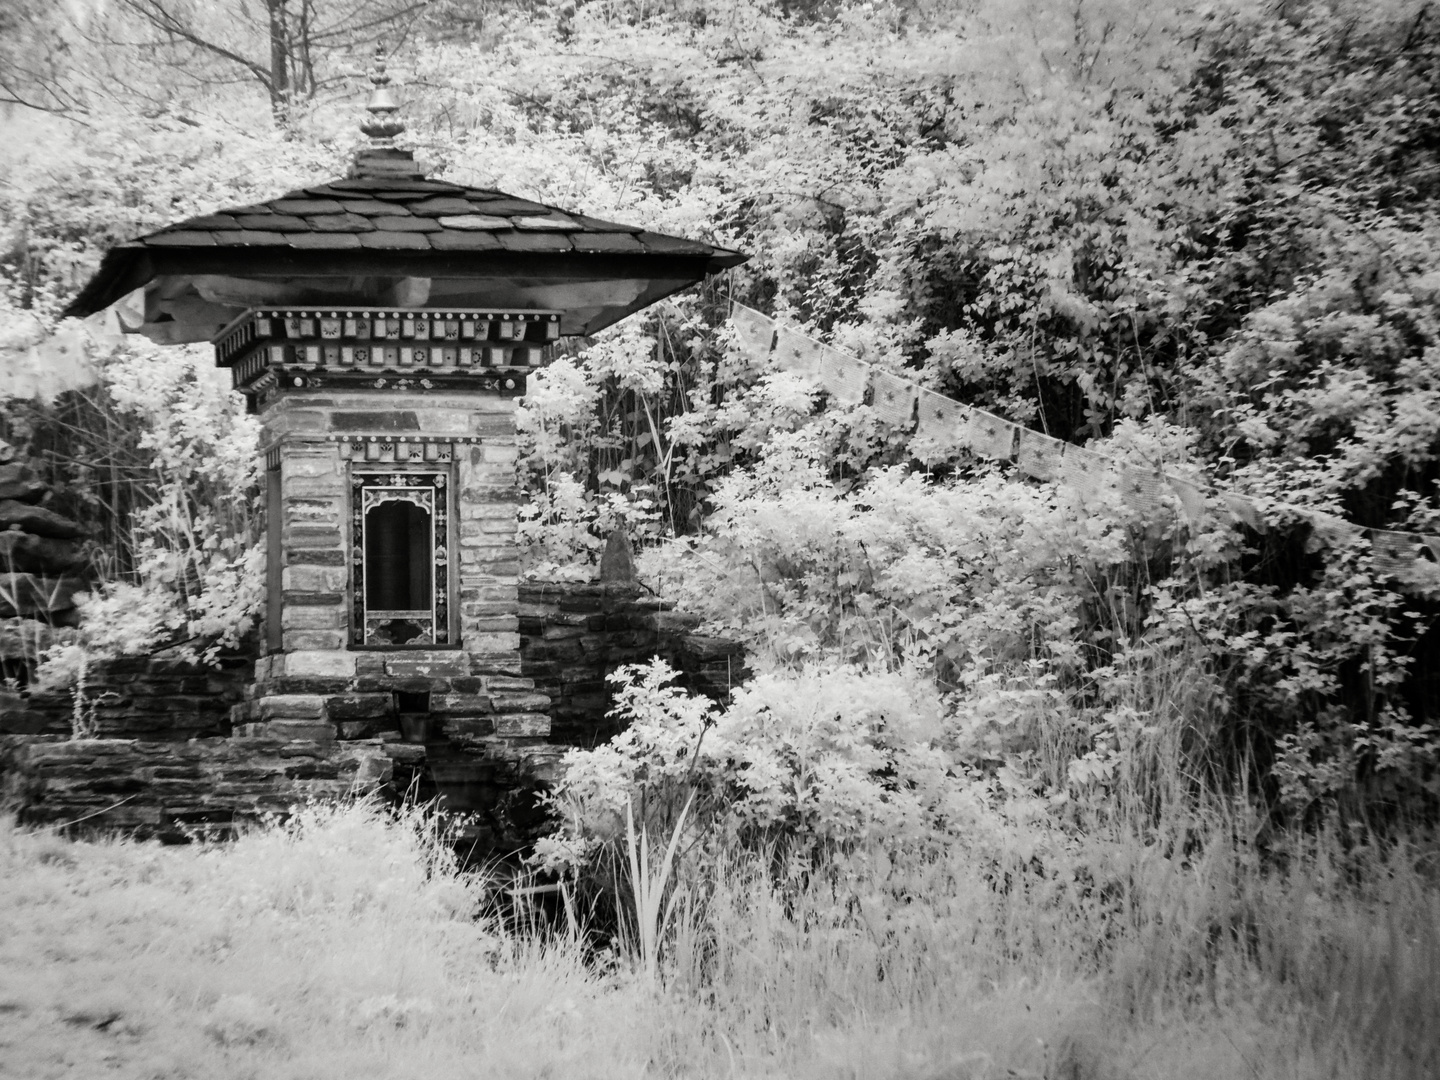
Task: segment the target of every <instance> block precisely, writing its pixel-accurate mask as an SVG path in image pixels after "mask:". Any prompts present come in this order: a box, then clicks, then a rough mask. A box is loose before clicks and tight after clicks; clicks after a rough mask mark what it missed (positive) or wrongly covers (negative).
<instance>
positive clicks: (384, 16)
mask: <svg viewBox="0 0 1440 1080" xmlns="http://www.w3.org/2000/svg"><path fill="white" fill-rule="evenodd" d="M428 4H429V0H260V3H259V6H257V5H256V4H254V3H252V2H251V0H229V2H226V3H223V4H218V5H217V4H210V3H195V2H193V0H120V5H119V6H120V7H121V8H122V9H123V10H124V11H126V12H128V13H129V14H130V15H132V16H133V17H134V18H135V19H137V20H138V21H139V23H140V24H141V25H142V26H144V27H147V28H148V29H150V30H151V31H152V32H153V33H154V34H155V35H156V37H157V39H156V42H155V44H156V47H157V53H158V55H159V56H160V57H161V58H162V59H163V62H165V63H167V64H169V65H171V66H172V67H175V68H176V69H178V70H182V71H185V72H189V73H190V74H192V75H193V76H194V77H196V78H198V79H200V80H202V81H211V82H215V81H221V80H224V79H226V78H232V77H234V76H235V75H237V74H238V75H239V76H240V77H242V78H245V79H253V80H254V81H256V82H258V83H259V84H260V85H261V86H262V87H263V88H264V90H265V93H266V94H267V96H268V97H269V99H270V108H271V111H272V112H273V113H274V115H275V117H276V119H277V121H281V122H283V121H284V120H285V118H286V117H287V116H288V114H289V111H290V107H291V105H292V104H293V102H294V101H296V100H298V99H308V98H312V97H314V96H315V93H316V91H317V90H319V89H321V88H322V87H324V86H327V85H331V84H333V83H335V82H336V81H338V80H339V79H341V78H343V77H344V73H343V72H342V71H340V70H338V69H337V67H336V65H335V64H334V63H333V60H334V58H335V57H337V56H343V55H346V54H349V53H352V52H354V51H355V50H357V49H360V48H362V47H365V46H373V45H374V44H376V43H377V42H379V41H382V40H384V41H385V43H386V44H388V45H390V46H391V47H392V48H393V47H394V46H396V45H398V44H399V42H400V40H401V39H403V38H404V37H405V36H406V35H407V34H408V33H409V32H410V30H411V28H412V26H413V24H414V21H415V19H416V18H417V17H418V16H419V15H420V13H421V12H422V11H423V10H424V9H425V8H426V7H427V6H428Z"/></svg>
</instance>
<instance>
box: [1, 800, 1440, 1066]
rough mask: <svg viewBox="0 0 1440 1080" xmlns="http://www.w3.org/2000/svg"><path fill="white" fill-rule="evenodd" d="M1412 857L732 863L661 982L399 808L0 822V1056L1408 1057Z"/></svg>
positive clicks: (1167, 1061)
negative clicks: (65, 824)
mask: <svg viewBox="0 0 1440 1080" xmlns="http://www.w3.org/2000/svg"><path fill="white" fill-rule="evenodd" d="M1232 854H1233V853H1232ZM1414 854H1415V853H1414V852H1411V853H1410V854H1409V855H1407V856H1405V857H1404V858H1402V857H1399V856H1397V855H1394V854H1392V855H1391V856H1387V860H1386V861H1384V862H1383V863H1382V862H1381V861H1376V862H1374V863H1372V864H1371V865H1370V873H1368V874H1367V875H1365V880H1362V881H1359V882H1346V881H1342V880H1340V878H1335V877H1327V875H1330V874H1332V872H1338V871H1341V870H1343V869H1344V868H1343V867H1338V866H1337V865H1336V864H1335V863H1334V862H1333V860H1328V858H1327V857H1322V854H1321V853H1312V854H1311V855H1309V856H1306V857H1305V858H1298V857H1297V858H1296V859H1293V860H1292V868H1291V871H1290V872H1289V873H1287V874H1286V875H1285V876H1284V877H1283V878H1274V879H1262V878H1261V877H1258V876H1255V877H1246V875H1245V874H1244V873H1243V872H1241V873H1237V872H1236V871H1235V870H1234V867H1236V866H1243V865H1244V861H1243V860H1238V861H1237V860H1236V859H1234V858H1233V857H1232V858H1228V859H1222V858H1221V857H1220V856H1216V857H1215V858H1216V859H1217V860H1220V861H1221V862H1223V863H1224V864H1225V867H1228V869H1224V870H1223V872H1222V867H1221V866H1220V865H1218V864H1217V865H1209V864H1206V863H1204V862H1203V861H1202V862H1201V863H1198V864H1196V865H1183V866H1182V865H1180V864H1175V863H1172V862H1171V861H1169V860H1165V859H1162V858H1160V857H1159V856H1158V855H1156V854H1155V853H1154V852H1147V851H1145V850H1142V849H1138V848H1133V847H1130V848H1127V847H1124V846H1119V845H1117V846H1116V848H1115V849H1114V850H1113V851H1111V852H1110V853H1109V854H1108V855H1106V856H1105V858H1106V859H1108V860H1109V861H1108V863H1107V865H1108V866H1110V868H1111V870H1112V871H1113V873H1114V874H1115V876H1116V880H1124V881H1127V882H1129V883H1130V887H1129V890H1128V893H1126V895H1125V896H1124V897H1121V898H1119V899H1116V894H1114V893H1113V891H1112V892H1111V893H1110V894H1108V896H1109V898H1108V899H1095V893H1096V891H1095V890H1094V889H1085V890H1078V891H1077V890H1075V889H1073V888H1068V889H1067V887H1066V886H1064V885H1063V884H1062V883H1057V881H1056V880H1055V879H1053V878H1037V879H1036V880H1035V881H1030V882H1027V881H1025V880H1023V879H1022V878H1021V877H1018V876H1016V877H1014V878H1012V884H1011V887H1010V888H1009V889H1008V891H1005V892H1004V893H1003V894H1002V893H997V891H996V890H995V889H994V888H993V877H991V878H986V877H985V876H983V875H982V874H980V873H979V872H977V871H976V870H975V868H974V867H967V866H966V865H965V864H964V861H963V860H955V861H952V862H950V863H948V864H945V865H938V864H934V863H931V864H929V865H926V866H911V867H900V866H894V865H890V866H884V865H881V866H879V867H876V866H875V864H874V863H873V862H872V863H871V864H870V865H869V867H868V869H867V872H866V873H865V874H863V875H857V874H848V875H847V874H845V873H841V874H839V875H838V876H835V877H833V878H832V879H831V882H830V883H829V884H827V885H826V886H824V887H823V888H822V887H811V888H810V889H808V890H803V891H800V892H798V893H797V892H793V891H792V892H790V893H788V894H786V895H784V896H782V895H781V894H780V893H779V892H777V890H776V889H775V888H774V886H773V883H772V882H771V881H770V880H769V879H768V878H767V877H766V875H764V874H762V873H760V872H758V871H756V870H755V869H754V868H753V867H746V866H745V865H739V866H737V867H736V868H734V869H733V870H731V871H729V872H727V873H725V874H723V875H721V876H720V877H719V879H718V880H715V879H712V880H711V882H710V884H709V887H708V889H707V891H706V892H705V894H704V897H703V900H702V899H701V898H700V897H699V894H698V893H692V894H691V896H692V897H693V898H694V899H693V902H690V901H686V902H682V904H681V907H680V916H679V918H678V919H677V924H678V928H679V935H678V938H677V939H676V940H675V941H674V942H673V944H672V947H671V949H670V952H669V954H668V959H667V961H666V963H665V964H664V965H663V970H664V971H665V977H664V979H663V980H662V984H661V985H658V986H657V985H655V984H652V983H650V982H648V981H647V980H646V979H645V978H644V977H643V976H641V975H639V974H635V973H634V972H633V970H632V968H630V967H629V966H627V965H626V964H624V963H623V962H622V963H617V964H615V965H612V966H610V967H609V968H605V967H604V966H603V965H600V966H599V967H597V965H595V964H594V963H591V964H589V965H588V966H587V964H586V963H585V962H584V961H583V960H582V957H581V950H580V949H579V948H578V946H576V945H574V944H572V943H569V942H567V940H566V939H565V937H564V936H563V935H560V936H558V937H554V936H552V937H551V938H550V940H549V941H548V942H544V941H540V940H537V936H536V935H535V934H525V933H518V932H514V931H506V930H503V929H499V928H497V926H498V924H494V923H490V924H487V923H486V922H484V921H483V920H482V921H478V922H477V921H476V920H475V918H474V915H475V912H476V911H477V910H479V909H481V908H482V907H483V904H484V900H485V897H484V888H483V883H482V882H480V881H479V880H477V879H475V878H473V877H462V876H459V875H456V874H455V873H454V872H453V871H452V869H451V867H450V866H449V865H448V864H447V861H446V859H445V857H444V855H443V848H442V847H441V846H440V845H437V844H435V843H434V839H433V836H431V835H429V834H428V833H427V827H426V825H425V822H424V819H423V818H421V817H420V816H418V815H412V816H411V817H409V818H407V819H405V820H403V821H401V822H399V823H396V822H393V821H390V820H388V819H387V818H386V817H385V816H384V815H382V814H381V813H379V812H378V811H376V810H374V809H373V808H369V807H366V806H352V807H347V808H343V809H340V810H323V809H313V810H309V811H306V812H305V813H304V814H303V815H302V817H301V819H300V820H299V821H298V822H297V823H295V824H293V825H292V826H290V827H288V828H284V829H281V828H271V829H267V830H261V831H257V832H255V833H253V834H251V835H248V836H246V837H244V838H242V839H241V840H239V841H238V842H235V843H234V844H231V845H227V846H216V847H204V846H194V847H189V848H161V847H157V846H152V845H143V844H136V843H130V842H105V843H73V842H69V841H65V840H61V839H58V838H55V837H53V836H49V835H45V834H37V833H32V832H27V831H24V830H20V829H17V828H15V827H14V826H13V825H11V824H9V823H0V908H3V910H4V918H3V921H0V1077H5V1078H11V1077H14V1078H25V1080H30V1078H35V1080H39V1078H44V1077H60V1076H75V1077H87V1078H88V1077H126V1078H129V1077H135V1078H147V1080H148V1078H155V1080H160V1078H174V1080H180V1078H190V1077H202V1076H203V1077H207V1078H212V1077H213V1078H216V1080H220V1078H231V1077H234V1078H241V1077H255V1078H263V1080H269V1078H272V1077H273V1078H281V1080H284V1078H291V1077H294V1078H306V1080H312V1078H313V1080H329V1078H332V1077H333V1078H337V1080H338V1078H340V1077H355V1076H364V1077H367V1078H386V1077H396V1078H401V1077H404V1078H411V1077H416V1078H418V1077H425V1078H434V1080H443V1078H448V1077H482V1076H483V1077H487V1078H488V1077H509V1076H525V1077H530V1076H535V1077H544V1076H554V1077H562V1076H563V1077H567V1078H570V1077H576V1078H583V1077H592V1076H593V1077H627V1076H717V1077H731V1076H734V1077H856V1078H862V1077H863V1078H869V1077H880V1078H884V1077H895V1078H916V1080H919V1078H926V1080H941V1078H946V1080H952V1078H953V1080H962V1078H990V1077H1005V1076H1020V1077H1047V1078H1057V1080H1059V1078H1067V1080H1079V1078H1087V1080H1088V1078H1129V1077H1167V1078H1168V1077H1177V1078H1183V1077H1227V1078H1228V1077H1265V1078H1270V1077H1274V1078H1281V1077H1286V1078H1290V1077H1322V1076H1327V1077H1328V1076H1337V1077H1339V1076H1345V1077H1359V1076H1367V1077H1368V1076H1377V1077H1379V1076H1417V1077H1418V1076H1433V1075H1435V1071H1434V1069H1435V1067H1436V1065H1437V1063H1440V1031H1437V1030H1436V1029H1437V1028H1440V1024H1437V1023H1436V1021H1437V1018H1440V902H1437V899H1436V895H1435V893H1434V891H1433V890H1432V889H1430V888H1429V887H1428V886H1427V885H1426V884H1425V881H1424V878H1423V877H1422V876H1420V875H1418V874H1417V873H1416V872H1415V871H1414V869H1413V867H1414V865H1415V862H1416V860H1415V859H1414V858H1413V857H1411V856H1413V855H1414ZM1097 859H1098V856H1097ZM1422 861H1423V860H1422ZM1019 865H1020V864H1019V863H1017V864H1016V866H1017V868H1018V867H1019ZM1094 865H1099V862H1098V861H1096V862H1094ZM1297 868H1301V869H1303V871H1304V873H1303V878H1302V875H1301V874H1299V873H1298V872H1297ZM1343 876H1344V875H1343V874H1341V877H1343ZM1227 880H1228V882H1229V884H1228V885H1227V884H1225V882H1226V881H1227ZM837 883H838V884H837ZM1137 883H1138V884H1137ZM1101 892H1104V890H1101ZM687 912H688V914H687ZM1222 914H1223V916H1224V917H1223V918H1220V917H1219V916H1220V915H1222ZM1102 938H1103V939H1106V940H1107V941H1108V944H1105V945H1103V946H1102V944H1101V939H1102ZM1427 1055H1428V1056H1427Z"/></svg>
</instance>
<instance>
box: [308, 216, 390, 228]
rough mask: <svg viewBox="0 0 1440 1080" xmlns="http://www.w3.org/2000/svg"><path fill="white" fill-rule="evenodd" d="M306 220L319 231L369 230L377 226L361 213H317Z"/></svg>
mask: <svg viewBox="0 0 1440 1080" xmlns="http://www.w3.org/2000/svg"><path fill="white" fill-rule="evenodd" d="M305 220H306V221H308V222H310V227H311V228H313V229H315V231H317V232H369V231H370V230H371V229H373V228H375V226H374V225H371V224H370V219H369V218H367V217H361V216H360V215H359V214H316V215H314V216H313V217H307V218H306V219H305Z"/></svg>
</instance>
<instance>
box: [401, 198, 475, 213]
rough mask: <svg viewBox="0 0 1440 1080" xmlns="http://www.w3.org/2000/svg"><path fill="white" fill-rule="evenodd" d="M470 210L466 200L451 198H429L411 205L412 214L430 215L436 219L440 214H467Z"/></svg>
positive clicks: (468, 202)
mask: <svg viewBox="0 0 1440 1080" xmlns="http://www.w3.org/2000/svg"><path fill="white" fill-rule="evenodd" d="M470 210H471V205H470V201H469V200H468V199H457V198H455V197H453V196H451V197H448V198H431V199H425V200H423V201H422V202H417V203H411V204H410V212H411V213H412V214H430V215H432V216H436V217H438V216H439V215H440V214H468V213H469V212H470Z"/></svg>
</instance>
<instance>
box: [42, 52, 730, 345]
mask: <svg viewBox="0 0 1440 1080" xmlns="http://www.w3.org/2000/svg"><path fill="white" fill-rule="evenodd" d="M370 81H371V83H372V84H373V85H374V90H373V91H372V92H371V95H370V99H369V101H368V102H367V103H366V105H365V109H366V111H367V112H368V113H369V114H370V118H369V119H368V120H366V121H365V122H364V123H362V124H361V125H360V130H361V131H362V132H364V133H365V134H366V135H368V136H369V137H370V139H371V143H370V145H368V146H365V147H362V149H361V150H360V151H359V153H357V154H356V156H355V160H354V163H353V164H352V166H351V170H350V175H349V177H348V178H347V179H344V180H334V181H331V182H330V183H327V184H319V185H317V186H315V187H307V188H303V189H301V190H299V191H292V192H290V193H289V194H286V195H282V196H281V197H280V198H278V199H274V200H271V201H270V202H266V203H258V204H256V205H254V206H239V207H235V208H233V209H229V210H221V211H218V212H217V213H214V214H206V215H204V216H202V217H197V218H191V219H190V220H189V221H182V222H180V223H179V224H177V225H170V226H167V227H166V228H164V229H161V230H159V231H158V232H153V233H149V234H148V235H146V236H142V237H139V238H138V239H136V240H132V241H130V242H129V243H127V244H122V245H120V246H119V247H116V248H112V249H111V250H109V251H107V252H106V253H105V258H104V260H103V261H102V262H101V264H100V269H99V270H98V271H96V273H95V276H94V277H93V278H91V279H90V281H89V282H88V283H87V284H86V286H85V288H84V289H82V290H81V292H80V295H79V296H77V297H76V298H75V299H74V300H73V301H72V302H71V303H70V306H69V307H67V308H66V309H65V313H66V314H67V315H79V316H84V315H91V314H94V313H95V312H97V311H100V310H102V309H104V308H107V307H109V306H110V305H111V304H113V303H115V302H116V301H117V300H119V299H121V298H122V297H125V296H127V295H129V294H130V293H132V292H134V291H135V290H137V289H141V288H143V289H144V290H145V293H144V295H145V304H144V307H145V314H144V318H143V321H142V322H141V324H140V326H139V329H140V331H141V332H143V333H145V334H148V335H149V336H150V337H152V338H154V339H155V340H156V341H163V342H181V341H203V340H207V339H209V338H211V337H213V336H214V335H215V334H217V333H218V332H219V331H220V330H221V329H222V328H223V327H224V326H226V325H228V324H229V323H230V322H231V321H232V320H233V319H234V318H236V317H237V316H239V315H240V314H241V313H242V312H244V311H245V310H246V309H247V308H253V307H258V306H286V305H290V306H302V305H310V306H312V307H327V308H329V307H335V308H342V307H355V306H362V307H363V306H367V305H383V306H388V307H425V306H427V305H428V306H431V307H447V306H451V307H493V308H499V309H504V308H511V309H515V310H537V309H545V310H555V311H561V312H563V315H562V316H561V333H563V334H590V333H594V332H595V331H596V330H599V329H601V328H602V327H605V326H608V325H610V324H611V323H613V322H616V321H618V320H619V319H622V318H624V317H625V316H626V315H629V314H630V313H631V312H634V311H638V310H640V309H641V308H643V307H646V306H648V305H649V304H653V303H654V302H655V301H656V300H659V299H661V298H663V297H665V296H669V295H670V294H671V293H673V292H676V291H678V290H680V289H683V288H685V287H686V286H688V285H693V284H694V283H695V282H697V281H700V280H701V279H702V278H704V277H705V276H706V275H707V274H713V273H716V272H717V271H720V270H724V269H726V268H727V267H731V266H738V265H739V264H740V263H743V262H744V261H745V260H746V258H747V256H745V255H741V254H740V253H739V252H735V251H728V250H726V249H725V248H719V247H713V246H711V245H710V244H704V243H700V242H698V241H694V240H682V239H680V238H679V237H675V236H665V235H664V234H662V233H654V232H648V231H646V230H645V229H642V228H639V227H637V226H632V225H618V224H616V223H615V222H611V221H602V220H600V219H599V218H592V217H586V216H584V215H583V214H573V213H567V212H566V211H564V210H560V209H557V208H556V207H553V206H546V205H545V204H544V203H538V202H532V201H531V200H529V199H520V198H516V197H515V196H514V195H507V194H506V193H505V192H503V191H497V190H495V189H493V188H479V187H469V186H466V185H462V184H451V183H447V182H446V181H443V180H431V179H428V178H426V177H425V176H424V174H423V173H422V172H421V171H420V170H419V169H418V168H417V166H416V164H415V158H414V154H413V152H412V151H410V150H406V149H402V148H400V147H398V146H396V145H395V137H396V136H397V135H399V134H400V133H402V132H403V131H404V130H405V125H404V124H403V123H402V122H401V121H400V120H399V118H398V116H397V110H398V109H399V105H398V103H397V102H396V100H395V97H394V95H393V93H391V91H390V88H389V83H390V78H389V76H388V75H387V74H386V73H385V58H384V54H383V50H381V49H379V48H378V47H377V51H376V62H375V69H374V70H373V71H372V72H371V74H370Z"/></svg>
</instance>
